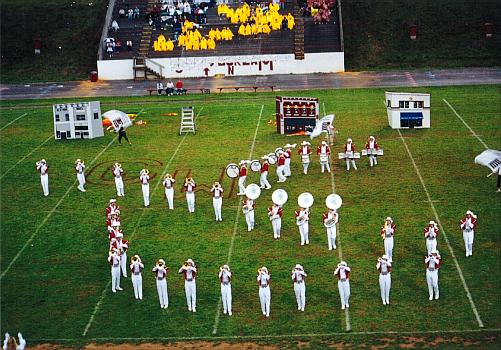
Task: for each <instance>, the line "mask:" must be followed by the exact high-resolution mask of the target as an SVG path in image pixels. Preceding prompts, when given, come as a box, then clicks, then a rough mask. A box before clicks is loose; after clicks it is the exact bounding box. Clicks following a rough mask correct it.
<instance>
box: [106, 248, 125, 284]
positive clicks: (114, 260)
mask: <svg viewBox="0 0 501 350" xmlns="http://www.w3.org/2000/svg"><path fill="white" fill-rule="evenodd" d="M108 262H109V263H110V266H111V291H112V292H113V293H116V292H117V289H118V290H122V288H120V256H119V255H118V253H116V254H110V255H108Z"/></svg>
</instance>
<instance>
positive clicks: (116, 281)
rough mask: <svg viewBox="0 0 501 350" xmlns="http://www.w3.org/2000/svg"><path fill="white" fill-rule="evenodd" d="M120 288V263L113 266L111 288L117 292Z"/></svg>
mask: <svg viewBox="0 0 501 350" xmlns="http://www.w3.org/2000/svg"><path fill="white" fill-rule="evenodd" d="M117 288H120V265H118V266H112V267H111V290H112V291H113V292H115V291H116V290H117Z"/></svg>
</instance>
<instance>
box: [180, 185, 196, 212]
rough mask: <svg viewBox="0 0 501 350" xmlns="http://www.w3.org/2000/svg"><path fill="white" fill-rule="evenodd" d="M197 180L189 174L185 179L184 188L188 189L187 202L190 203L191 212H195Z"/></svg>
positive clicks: (189, 209)
mask: <svg viewBox="0 0 501 350" xmlns="http://www.w3.org/2000/svg"><path fill="white" fill-rule="evenodd" d="M196 186H197V185H196V184H195V180H193V178H192V177H191V176H188V177H187V178H186V179H185V180H184V185H183V187H184V190H185V191H186V202H187V203H188V211H189V212H190V213H194V212H195V187H196Z"/></svg>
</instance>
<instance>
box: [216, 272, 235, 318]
mask: <svg viewBox="0 0 501 350" xmlns="http://www.w3.org/2000/svg"><path fill="white" fill-rule="evenodd" d="M231 276H232V273H231V271H230V267H229V266H228V265H223V266H221V268H220V269H219V274H218V277H219V281H221V299H222V300H223V313H224V314H225V315H226V313H228V315H229V316H231V315H232V313H231Z"/></svg>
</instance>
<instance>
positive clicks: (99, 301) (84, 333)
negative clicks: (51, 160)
mask: <svg viewBox="0 0 501 350" xmlns="http://www.w3.org/2000/svg"><path fill="white" fill-rule="evenodd" d="M203 109H204V107H202V108H200V109H199V110H198V114H197V115H196V116H195V121H196V120H197V118H198V116H199V115H200V113H201V112H202V110H203ZM141 112H142V110H141ZM138 115H139V113H138ZM186 136H188V133H185V134H184V136H183V138H182V139H181V141H179V144H178V145H177V147H176V150H175V151H174V153H173V154H172V156H171V157H170V159H169V161H168V162H167V164H166V165H165V168H164V170H163V171H162V175H161V176H160V177H159V178H158V181H157V183H156V185H155V187H153V190H152V191H151V193H150V197H153V193H154V192H155V191H156V190H157V189H158V186H160V184H161V183H162V182H163V179H164V176H165V174H167V171H168V169H169V167H170V165H171V164H172V161H173V160H174V158H175V157H176V155H177V152H179V150H180V149H181V146H182V145H183V143H184V140H185V139H186ZM145 213H146V210H142V211H141V215H140V216H139V219H138V220H137V223H136V226H135V227H134V231H132V233H131V235H130V239H133V238H134V236H135V235H136V232H137V229H138V228H139V225H140V224H141V220H142V219H143V216H144V214H145ZM110 284H111V280H109V281H108V283H106V286H105V287H104V289H103V291H102V292H101V297H100V298H99V300H98V301H97V303H96V306H94V310H93V311H92V314H91V316H90V318H89V322H87V325H86V326H85V329H84V331H83V332H82V336H84V337H85V336H86V335H87V332H88V331H89V329H90V326H91V325H92V323H94V318H95V316H96V314H97V312H98V311H99V309H100V308H101V304H102V303H103V300H104V298H105V297H106V292H107V291H108V289H109V288H110Z"/></svg>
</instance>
